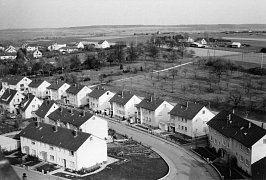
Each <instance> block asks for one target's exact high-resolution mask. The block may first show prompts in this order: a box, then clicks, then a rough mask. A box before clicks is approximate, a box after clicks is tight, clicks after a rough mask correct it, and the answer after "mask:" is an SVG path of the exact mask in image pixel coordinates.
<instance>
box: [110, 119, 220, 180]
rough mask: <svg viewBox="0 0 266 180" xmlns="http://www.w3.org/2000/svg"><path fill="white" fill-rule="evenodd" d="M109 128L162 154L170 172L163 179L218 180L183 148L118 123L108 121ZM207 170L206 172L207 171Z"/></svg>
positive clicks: (211, 171)
mask: <svg viewBox="0 0 266 180" xmlns="http://www.w3.org/2000/svg"><path fill="white" fill-rule="evenodd" d="M108 122H109V123H108V124H109V128H112V129H114V130H116V131H117V132H119V133H122V134H127V135H128V137H132V138H133V139H134V140H136V141H139V142H142V143H143V144H145V145H149V146H151V147H153V148H155V149H156V150H158V151H160V152H161V153H162V154H163V158H166V161H167V163H168V165H169V168H170V170H171V172H170V174H169V176H167V177H166V178H165V179H170V180H178V179H180V180H198V179H199V180H201V179H202V180H207V179H220V177H219V176H218V174H217V173H216V172H215V171H214V169H212V168H211V167H210V166H209V165H207V163H206V162H205V161H203V160H202V159H200V158H199V157H197V156H196V155H194V154H193V153H191V152H188V151H186V150H185V149H184V148H182V147H180V146H178V145H173V144H172V143H169V142H167V141H163V140H160V139H159V138H157V137H155V136H153V135H151V134H148V133H145V132H142V131H140V130H137V129H135V128H130V127H128V126H126V125H123V124H120V123H118V122H113V121H110V120H108ZM207 169H208V170H207Z"/></svg>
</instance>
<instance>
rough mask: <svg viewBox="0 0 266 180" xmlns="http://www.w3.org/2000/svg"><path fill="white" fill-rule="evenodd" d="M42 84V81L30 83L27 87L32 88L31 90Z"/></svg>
mask: <svg viewBox="0 0 266 180" xmlns="http://www.w3.org/2000/svg"><path fill="white" fill-rule="evenodd" d="M43 82H44V80H41V81H34V80H33V81H32V82H31V83H30V84H29V87H32V88H38V87H39V86H40V85H41V84H42V83H43Z"/></svg>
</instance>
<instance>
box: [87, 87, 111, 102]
mask: <svg viewBox="0 0 266 180" xmlns="http://www.w3.org/2000/svg"><path fill="white" fill-rule="evenodd" d="M106 92H107V90H106V89H103V88H95V89H94V90H93V91H91V92H90V93H89V94H88V96H90V97H93V98H96V99H98V98H99V97H101V96H102V95H104V93H106Z"/></svg>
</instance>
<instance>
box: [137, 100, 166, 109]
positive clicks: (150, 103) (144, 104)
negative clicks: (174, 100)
mask: <svg viewBox="0 0 266 180" xmlns="http://www.w3.org/2000/svg"><path fill="white" fill-rule="evenodd" d="M163 102H164V100H162V99H159V98H154V97H150V98H144V99H143V100H142V101H141V102H140V103H139V104H138V105H137V107H141V108H143V109H147V110H150V111H155V110H156V109H157V108H158V107H159V106H160V105H161V104H162V103H163Z"/></svg>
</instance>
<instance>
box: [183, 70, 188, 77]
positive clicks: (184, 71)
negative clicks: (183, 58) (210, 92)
mask: <svg viewBox="0 0 266 180" xmlns="http://www.w3.org/2000/svg"><path fill="white" fill-rule="evenodd" d="M187 72H188V70H187V68H185V69H183V73H184V74H185V78H186V77H187Z"/></svg>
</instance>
